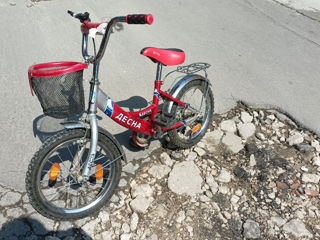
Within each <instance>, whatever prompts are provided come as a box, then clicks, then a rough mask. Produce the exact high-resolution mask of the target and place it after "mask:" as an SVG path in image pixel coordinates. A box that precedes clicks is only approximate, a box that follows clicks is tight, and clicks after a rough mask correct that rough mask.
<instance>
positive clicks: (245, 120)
mask: <svg viewBox="0 0 320 240" xmlns="http://www.w3.org/2000/svg"><path fill="white" fill-rule="evenodd" d="M240 119H241V121H242V122H243V123H251V122H252V120H253V116H251V115H250V114H249V113H248V112H241V115H240Z"/></svg>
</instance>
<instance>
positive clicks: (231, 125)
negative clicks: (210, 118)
mask: <svg viewBox="0 0 320 240" xmlns="http://www.w3.org/2000/svg"><path fill="white" fill-rule="evenodd" d="M220 128H221V129H222V130H223V131H226V132H232V133H234V132H236V131H237V127H236V123H235V122H234V120H224V121H222V122H221V123H220Z"/></svg>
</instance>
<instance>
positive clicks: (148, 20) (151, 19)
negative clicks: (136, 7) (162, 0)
mask: <svg viewBox="0 0 320 240" xmlns="http://www.w3.org/2000/svg"><path fill="white" fill-rule="evenodd" d="M145 19H146V22H147V24H149V25H151V24H152V23H153V16H152V14H148V15H147V16H146V18H145Z"/></svg>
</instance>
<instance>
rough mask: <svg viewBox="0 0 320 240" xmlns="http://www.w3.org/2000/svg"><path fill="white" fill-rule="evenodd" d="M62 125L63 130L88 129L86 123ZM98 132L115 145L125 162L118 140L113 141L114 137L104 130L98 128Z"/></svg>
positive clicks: (88, 126)
mask: <svg viewBox="0 0 320 240" xmlns="http://www.w3.org/2000/svg"><path fill="white" fill-rule="evenodd" d="M63 125H64V128H66V129H75V128H83V129H90V125H89V124H87V123H83V122H66V123H63ZM98 132H99V133H101V134H103V135H104V136H106V137H107V138H109V139H110V140H111V141H112V142H113V143H114V144H115V145H116V147H117V148H118V151H119V153H120V154H121V155H122V156H123V157H122V159H123V160H124V161H125V162H127V157H126V154H125V152H124V151H123V148H122V146H121V145H120V143H119V142H118V140H117V139H115V137H114V136H113V135H112V134H111V133H110V132H108V131H107V130H106V129H104V128H102V127H98Z"/></svg>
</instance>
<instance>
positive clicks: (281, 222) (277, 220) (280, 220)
mask: <svg viewBox="0 0 320 240" xmlns="http://www.w3.org/2000/svg"><path fill="white" fill-rule="evenodd" d="M270 220H271V222H273V223H274V224H276V225H277V226H278V227H281V226H282V225H284V224H285V223H286V221H285V220H284V219H283V218H281V217H271V218H270Z"/></svg>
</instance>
